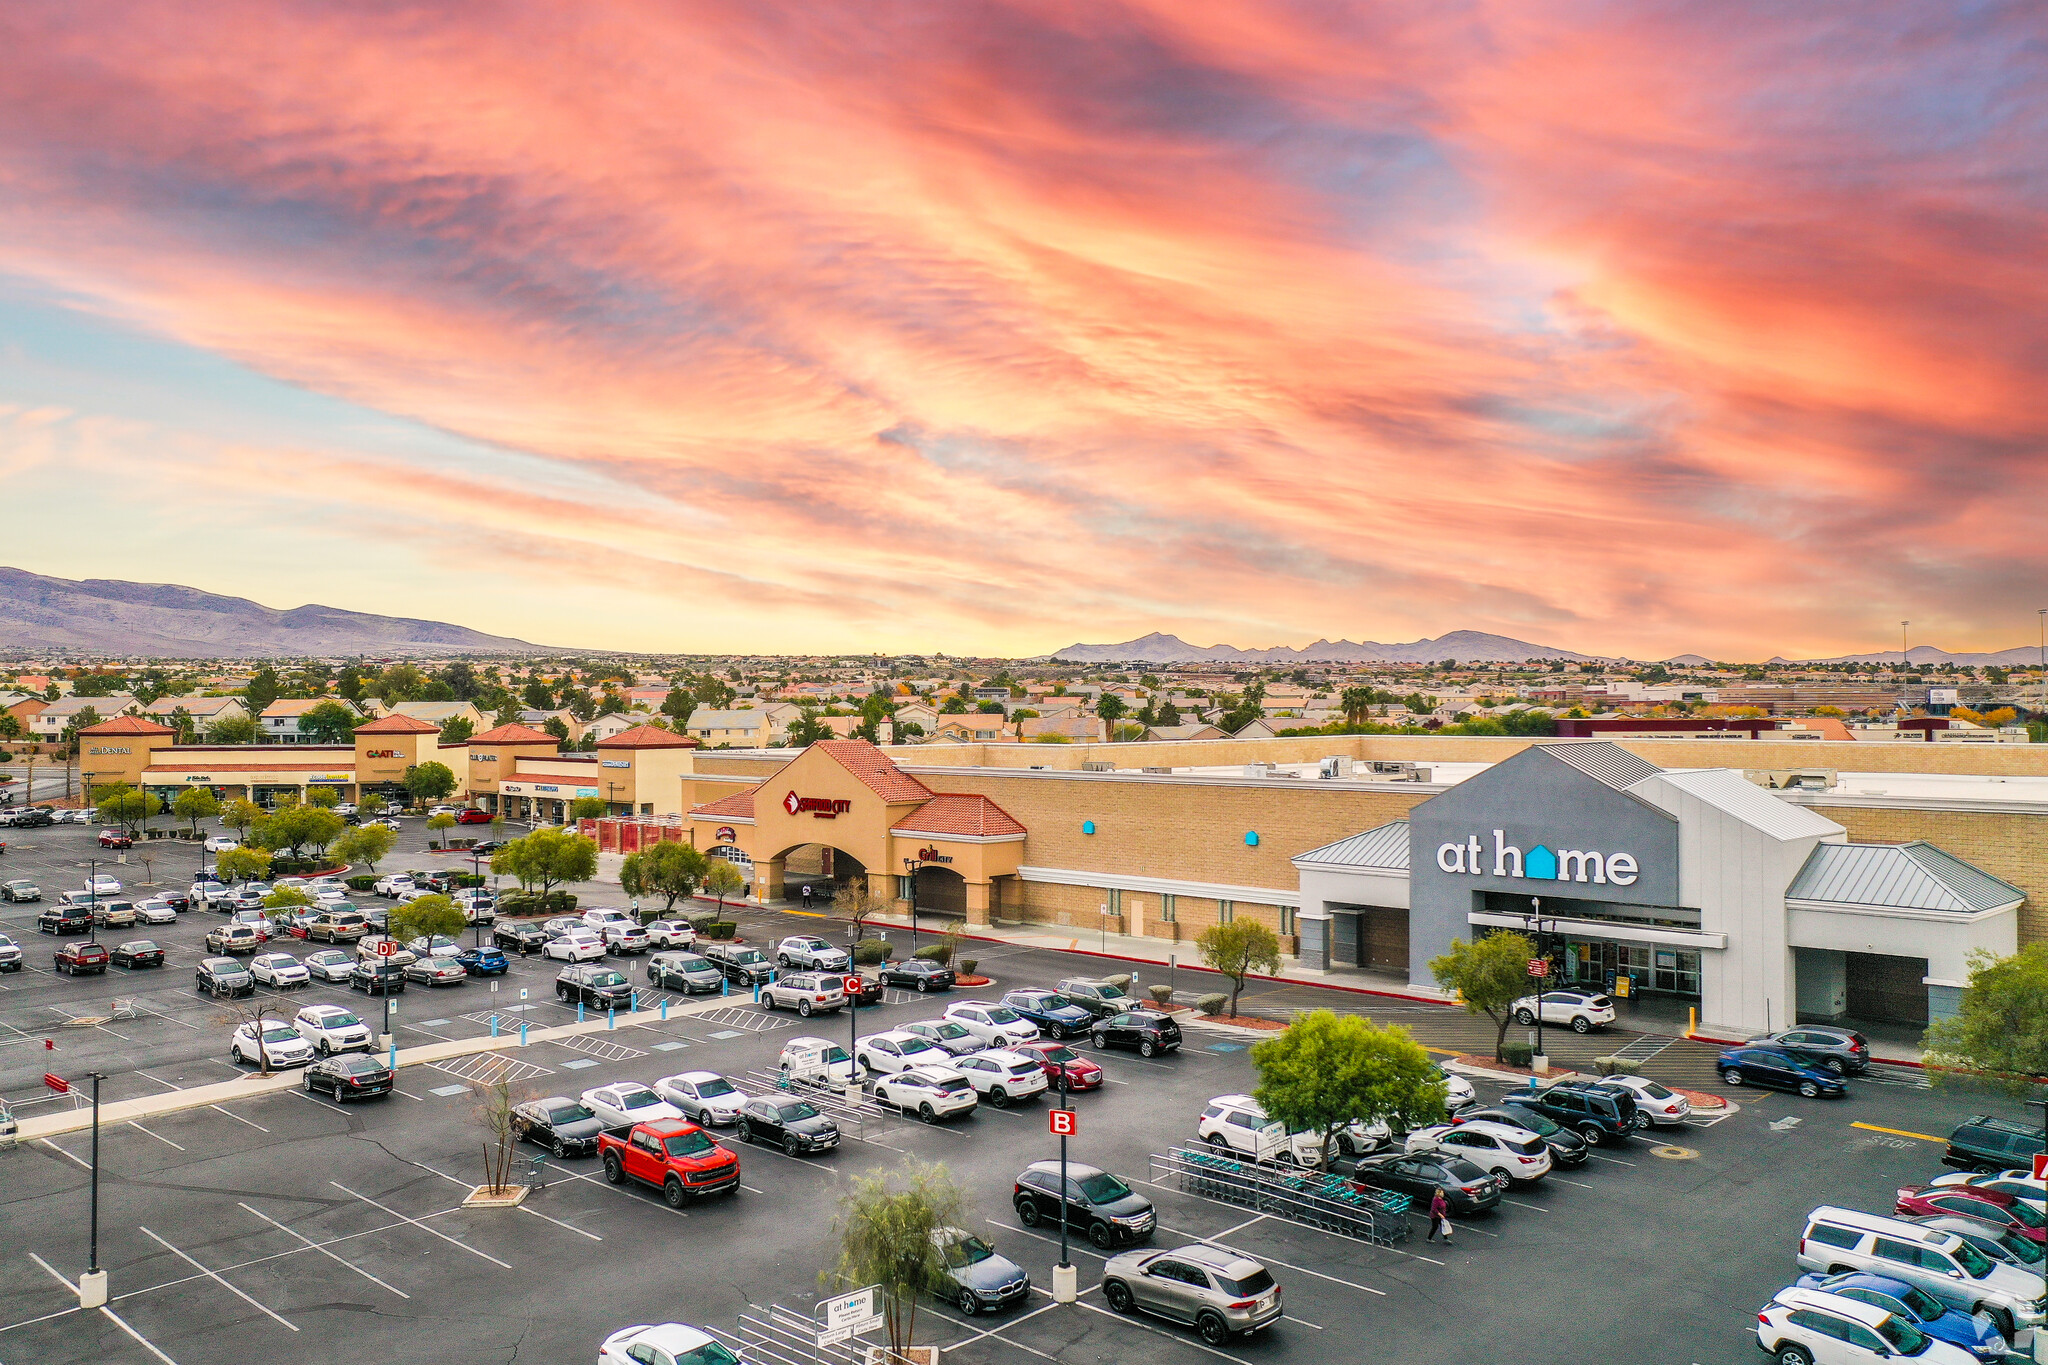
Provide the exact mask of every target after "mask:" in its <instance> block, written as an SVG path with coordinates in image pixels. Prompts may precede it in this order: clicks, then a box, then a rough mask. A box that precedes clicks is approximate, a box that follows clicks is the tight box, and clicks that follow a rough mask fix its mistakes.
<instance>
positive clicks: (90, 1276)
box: [78, 1071, 107, 1308]
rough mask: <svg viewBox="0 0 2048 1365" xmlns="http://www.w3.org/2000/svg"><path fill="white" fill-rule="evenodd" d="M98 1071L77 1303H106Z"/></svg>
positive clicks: (85, 1305) (92, 1305)
mask: <svg viewBox="0 0 2048 1365" xmlns="http://www.w3.org/2000/svg"><path fill="white" fill-rule="evenodd" d="M100 1079H101V1073H100V1072H97V1071H95V1072H93V1073H92V1214H91V1222H92V1229H91V1231H90V1232H89V1233H88V1234H87V1241H86V1257H85V1260H86V1265H85V1273H84V1274H83V1275H80V1276H79V1277H78V1306H79V1307H80V1308H101V1307H104V1306H105V1305H106V1302H107V1272H106V1271H104V1270H101V1269H100Z"/></svg>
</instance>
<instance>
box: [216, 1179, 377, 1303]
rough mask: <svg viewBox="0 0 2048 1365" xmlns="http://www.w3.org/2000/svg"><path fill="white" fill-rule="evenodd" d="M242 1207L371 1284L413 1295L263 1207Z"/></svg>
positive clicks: (244, 1205)
mask: <svg viewBox="0 0 2048 1365" xmlns="http://www.w3.org/2000/svg"><path fill="white" fill-rule="evenodd" d="M236 1202H237V1203H240V1201H239V1200H237V1201H236ZM242 1207H243V1208H245V1209H248V1210H249V1212H251V1213H253V1214H255V1215H256V1216H257V1217H258V1218H261V1219H262V1220H263V1221H264V1222H266V1223H268V1224H270V1226H272V1227H274V1228H276V1229H277V1230H278V1231H279V1232H281V1233H283V1234H284V1235H285V1236H287V1237H294V1238H297V1239H298V1240H299V1241H301V1242H304V1243H305V1244H306V1249H307V1250H308V1251H317V1252H319V1253H320V1254H321V1255H322V1256H325V1257H326V1258H327V1259H328V1260H330V1261H335V1262H338V1263H339V1264H341V1265H345V1266H347V1267H348V1268H349V1269H350V1270H353V1271H355V1273H356V1274H358V1275H360V1276H362V1277H363V1278H364V1279H366V1280H368V1281H369V1282H370V1283H371V1284H374V1285H376V1286H377V1287H378V1288H380V1289H389V1290H391V1292H392V1293H394V1294H396V1295H398V1297H399V1298H401V1299H409V1298H411V1297H412V1295H410V1294H408V1293H406V1292H405V1291H404V1290H403V1289H398V1288H395V1287H393V1286H392V1285H388V1284H386V1283H384V1281H382V1280H380V1279H378V1278H377V1277H376V1276H375V1275H372V1274H371V1273H370V1272H369V1271H367V1270H365V1269H363V1268H362V1267H361V1266H359V1265H357V1264H356V1263H355V1262H354V1261H347V1260H343V1259H342V1258H341V1257H339V1256H337V1255H335V1254H334V1253H333V1252H331V1251H329V1250H328V1249H327V1248H326V1247H324V1246H321V1245H320V1244H319V1243H318V1242H315V1241H313V1240H311V1239H310V1238H308V1237H306V1236H305V1235H304V1234H303V1233H300V1232H297V1231H295V1230H293V1229H291V1228H288V1227H286V1226H285V1225H284V1224H282V1223H280V1222H278V1221H277V1220H276V1219H275V1218H272V1217H271V1216H270V1215H269V1214H267V1213H265V1212H263V1210H261V1209H256V1208H250V1207H249V1205H247V1204H242Z"/></svg>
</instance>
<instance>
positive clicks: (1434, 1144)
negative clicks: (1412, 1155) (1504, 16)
mask: <svg viewBox="0 0 2048 1365" xmlns="http://www.w3.org/2000/svg"><path fill="white" fill-rule="evenodd" d="M1407 1146H1408V1150H1409V1151H1410V1152H1434V1151H1443V1152H1447V1153H1449V1154H1450V1155H1452V1156H1461V1157H1463V1158H1465V1159H1466V1160H1467V1161H1469V1162H1471V1163H1472V1164H1473V1165H1475V1166H1477V1167H1479V1168H1480V1169H1481V1170H1487V1171H1493V1172H1494V1173H1496V1174H1498V1175H1504V1176H1506V1177H1507V1178H1508V1179H1509V1180H1510V1181H1514V1182H1516V1183H1520V1184H1529V1183H1533V1182H1535V1181H1538V1180H1541V1179H1542V1178H1543V1177H1544V1176H1546V1175H1549V1174H1550V1146H1549V1144H1548V1143H1546V1142H1544V1140H1543V1139H1542V1138H1541V1137H1539V1136H1537V1135H1536V1134H1535V1133H1532V1132H1530V1131H1529V1130H1528V1129H1526V1128H1517V1127H1514V1126H1513V1125H1512V1124H1506V1123H1496V1122H1494V1121H1493V1120H1491V1119H1474V1120H1473V1121H1472V1122H1470V1123H1461V1124H1459V1125H1457V1126H1456V1127H1451V1126H1450V1125H1448V1124H1438V1125H1436V1126H1434V1127H1430V1128H1418V1129H1416V1130H1415V1131H1414V1132H1412V1133H1410V1134H1409V1135H1408V1144H1407Z"/></svg>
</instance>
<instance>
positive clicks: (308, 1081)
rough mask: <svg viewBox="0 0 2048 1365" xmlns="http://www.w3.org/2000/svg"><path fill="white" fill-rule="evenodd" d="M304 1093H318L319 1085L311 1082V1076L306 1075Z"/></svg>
mask: <svg viewBox="0 0 2048 1365" xmlns="http://www.w3.org/2000/svg"><path fill="white" fill-rule="evenodd" d="M306 1093H307V1094H308V1095H317V1094H319V1093H320V1087H319V1086H317V1085H315V1084H313V1078H312V1077H311V1076H308V1077H306Z"/></svg>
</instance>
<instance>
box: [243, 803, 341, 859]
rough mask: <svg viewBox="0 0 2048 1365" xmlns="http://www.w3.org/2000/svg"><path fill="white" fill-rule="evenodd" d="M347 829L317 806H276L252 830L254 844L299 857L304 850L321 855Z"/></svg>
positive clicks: (330, 812)
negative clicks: (253, 830) (256, 842)
mask: <svg viewBox="0 0 2048 1365" xmlns="http://www.w3.org/2000/svg"><path fill="white" fill-rule="evenodd" d="M347 828H348V824H347V822H345V821H344V820H343V819H342V818H341V817H340V816H339V815H336V814H335V813H334V812H333V811H331V810H326V809H323V808H322V807H319V806H299V805H280V806H279V807H278V808H277V809H276V810H273V811H272V812H271V813H270V815H269V818H267V819H265V820H263V821H262V822H261V823H260V824H259V825H258V826H257V830H256V837H257V841H258V842H260V843H261V844H263V846H264V847H266V848H269V849H271V850H273V851H276V850H282V851H285V852H288V853H289V854H290V855H291V856H292V857H294V858H297V857H300V856H301V855H302V854H303V852H304V851H305V850H306V849H307V848H312V849H314V850H315V851H316V852H324V851H325V850H326V848H327V846H328V845H329V844H331V843H333V842H334V841H335V840H336V839H338V838H340V837H341V832H342V831H343V830H345V829H347Z"/></svg>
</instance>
